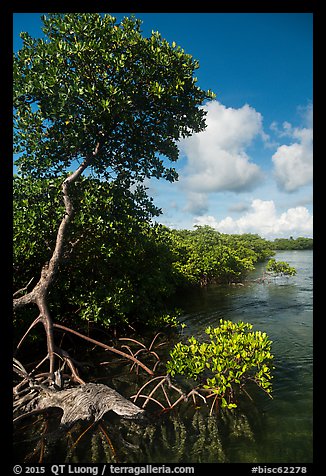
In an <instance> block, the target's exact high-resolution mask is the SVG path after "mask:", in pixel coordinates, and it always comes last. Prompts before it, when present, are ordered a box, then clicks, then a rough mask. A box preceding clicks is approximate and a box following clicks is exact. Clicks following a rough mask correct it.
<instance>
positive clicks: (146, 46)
mask: <svg viewBox="0 0 326 476" xmlns="http://www.w3.org/2000/svg"><path fill="white" fill-rule="evenodd" d="M42 20H43V24H44V27H43V28H42V30H43V33H44V35H45V39H33V38H31V36H30V35H29V34H28V33H21V38H22V40H23V47H22V48H21V50H20V51H19V52H18V53H17V54H15V55H14V63H13V75H14V132H15V133H14V143H15V152H16V153H20V154H21V155H20V156H19V158H18V159H17V161H16V163H17V165H18V166H19V169H20V171H21V172H22V173H24V174H30V175H31V176H33V177H50V176H59V175H61V174H62V173H63V172H64V171H67V170H69V168H70V167H74V165H75V163H76V162H75V161H76V160H77V161H78V160H83V159H84V158H88V161H89V167H90V169H91V171H92V172H94V173H95V174H97V175H99V176H103V177H105V178H107V179H111V178H112V177H114V178H118V179H122V178H123V179H124V184H123V185H126V177H127V178H128V179H129V180H130V181H136V180H144V179H145V178H149V177H151V176H154V177H156V178H161V177H163V178H165V179H167V180H169V181H173V180H175V178H176V177H177V174H176V172H175V170H174V169H173V168H168V167H165V163H164V162H163V159H162V158H160V155H161V156H162V155H163V156H165V157H166V158H168V159H169V160H170V161H172V162H173V161H176V160H177V158H178V148H177V145H176V142H177V141H178V139H179V138H180V137H186V136H189V135H191V134H192V133H193V132H200V131H202V130H203V129H204V128H205V120H204V118H205V114H206V113H205V111H204V110H203V109H202V108H198V105H201V104H202V103H203V102H204V100H206V99H211V98H213V97H214V94H213V93H211V92H210V91H207V92H205V91H203V90H201V89H200V88H199V87H197V86H196V78H195V77H194V76H193V74H194V71H195V70H196V69H197V68H198V67H199V64H198V61H196V60H195V59H193V58H192V56H191V55H189V54H186V53H185V52H184V50H182V49H181V48H180V47H179V46H176V45H175V43H173V44H172V45H171V44H169V43H168V42H167V41H166V40H165V39H163V38H162V37H161V35H160V34H159V33H158V32H152V34H151V36H150V37H149V38H145V37H143V36H142V33H141V29H140V27H141V21H140V20H138V19H136V18H135V17H130V18H127V17H126V18H124V19H123V21H122V22H121V23H120V24H116V19H115V18H114V17H112V16H110V15H108V14H105V15H103V16H102V15H101V14H98V13H67V14H49V15H47V16H45V15H43V16H42ZM97 143H99V145H100V147H99V150H98V153H97V154H96V156H95V155H94V154H93V155H92V152H93V151H94V148H95V146H96V144H97Z"/></svg>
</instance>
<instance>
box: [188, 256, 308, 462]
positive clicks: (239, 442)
mask: <svg viewBox="0 0 326 476" xmlns="http://www.w3.org/2000/svg"><path fill="white" fill-rule="evenodd" d="M275 259H276V260H278V261H287V262H288V263H289V264H290V265H291V266H294V267H295V268H296V269H297V275H296V276H294V277H291V278H284V277H283V278H277V279H275V280H274V281H273V280H272V281H271V282H269V283H268V284H262V283H259V282H250V281H248V283H247V284H246V285H245V286H240V287H238V286H231V287H224V288H220V287H216V286H210V287H208V288H207V289H200V290H198V291H197V292H196V293H192V296H187V297H186V296H184V299H181V300H180V305H182V306H183V308H184V309H185V310H186V311H187V312H186V313H185V315H184V316H183V321H184V322H185V323H186V324H187V328H186V329H187V332H188V333H189V334H195V335H198V336H200V335H202V334H203V329H204V328H205V327H206V326H208V325H212V326H214V325H218V321H219V319H221V318H223V319H230V320H232V321H234V322H236V321H239V320H242V321H245V322H250V323H251V324H253V326H254V330H262V331H264V332H266V333H267V335H268V336H269V338H270V339H271V340H272V341H273V346H272V353H273V355H274V365H275V367H276V368H275V370H274V373H273V375H274V379H273V400H270V399H269V398H265V396H264V397H263V398H260V396H258V395H257V397H258V400H257V401H256V405H257V415H256V417H257V418H258V419H259V426H257V428H255V429H254V432H253V439H252V440H251V441H250V444H249V443H248V441H247V440H246V439H245V438H238V439H236V441H234V442H232V441H231V442H230V443H229V447H228V454H229V455H230V458H231V460H232V462H243V461H247V462H249V461H248V460H247V458H246V451H247V450H249V454H250V458H254V462H255V461H257V462H258V461H259V462H283V463H299V462H301V463H303V462H311V461H312V386H313V379H312V365H313V362H312V360H313V337H312V333H313V314H312V311H313V300H312V297H313V296H312V287H313V269H312V251H301V250H300V251H280V252H277V254H276V256H275ZM263 267H264V266H263V265H259V266H258V267H257V269H256V270H255V272H254V273H252V274H251V275H250V277H249V278H250V279H254V278H256V277H258V276H259V275H261V273H262V269H263ZM248 418H249V421H250V416H248ZM253 424H254V422H253ZM250 462H252V461H250Z"/></svg>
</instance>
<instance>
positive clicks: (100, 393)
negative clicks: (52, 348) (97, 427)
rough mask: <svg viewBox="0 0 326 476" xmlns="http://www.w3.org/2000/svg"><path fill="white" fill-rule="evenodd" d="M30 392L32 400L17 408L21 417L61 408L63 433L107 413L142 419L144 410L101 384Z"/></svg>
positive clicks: (41, 388)
mask: <svg viewBox="0 0 326 476" xmlns="http://www.w3.org/2000/svg"><path fill="white" fill-rule="evenodd" d="M31 390H32V393H34V395H31V400H29V401H27V402H26V403H25V404H23V405H22V406H20V412H23V413H22V414H21V416H26V415H30V414H32V413H36V412H42V411H44V410H49V409H51V408H61V409H62V410H63V415H62V417H61V421H60V426H61V427H64V428H65V429H69V428H71V427H72V426H73V425H74V424H75V423H77V422H78V421H91V420H94V422H97V421H99V420H100V419H101V418H102V417H103V415H104V414H105V413H107V412H109V411H110V410H112V411H113V412H115V413H117V414H118V415H120V416H123V417H124V418H136V419H138V418H142V417H144V410H143V409H141V408H139V407H137V406H136V405H135V404H133V403H132V402H130V401H129V400H127V399H126V398H125V397H123V396H122V395H120V394H119V393H118V392H117V391H115V390H113V389H112V388H110V387H108V386H107V385H103V384H96V383H86V384H83V385H80V386H78V387H74V388H69V389H67V390H59V391H57V390H54V389H51V388H46V387H45V386H44V385H42V386H35V387H32V388H31ZM35 391H36V392H35ZM25 398H26V396H25ZM21 416H20V417H18V418H16V419H19V418H21Z"/></svg>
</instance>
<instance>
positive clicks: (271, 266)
mask: <svg viewBox="0 0 326 476" xmlns="http://www.w3.org/2000/svg"><path fill="white" fill-rule="evenodd" d="M266 271H267V272H269V273H274V274H280V275H285V276H295V275H296V274H297V270H296V269H295V268H294V267H293V266H290V265H289V263H287V262H286V261H276V260H275V259H274V258H272V259H270V260H269V261H268V263H267V265H266Z"/></svg>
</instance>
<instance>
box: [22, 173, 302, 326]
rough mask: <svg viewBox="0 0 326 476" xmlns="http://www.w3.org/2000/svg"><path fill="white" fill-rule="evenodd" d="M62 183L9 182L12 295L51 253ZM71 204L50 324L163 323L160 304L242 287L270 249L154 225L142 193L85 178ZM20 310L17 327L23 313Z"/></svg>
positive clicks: (254, 239) (251, 237)
mask: <svg viewBox="0 0 326 476" xmlns="http://www.w3.org/2000/svg"><path fill="white" fill-rule="evenodd" d="M61 181H62V178H60V179H51V180H45V179H43V180H37V179H23V178H19V177H15V178H14V182H13V195H14V274H13V276H14V290H18V289H21V288H24V287H25V286H26V285H27V283H29V286H30V287H32V286H33V285H34V284H35V282H37V280H38V278H39V273H40V270H41V267H42V266H43V264H44V263H45V262H47V261H48V260H49V259H50V257H51V254H52V251H53V249H54V245H55V240H56V234H57V229H58V225H59V223H60V220H61V218H62V214H63V206H62V203H61V192H60V183H61ZM73 203H74V208H75V211H76V214H75V218H74V220H73V222H72V223H71V225H70V235H69V240H68V241H67V243H66V244H65V250H64V259H63V262H62V264H61V266H60V269H59V273H58V276H57V279H56V282H55V283H54V285H53V286H52V288H51V293H50V295H49V299H50V305H51V310H52V313H53V315H54V316H55V318H56V320H57V321H59V320H63V321H68V322H69V321H70V320H72V319H73V320H74V321H76V320H77V321H79V322H80V323H82V322H85V321H88V322H98V323H100V324H103V325H106V326H110V325H112V324H116V325H121V324H132V325H134V323H136V322H141V323H145V324H153V323H158V322H160V319H162V316H163V320H164V319H166V320H168V319H169V310H168V309H167V307H166V302H167V298H168V297H171V296H173V294H174V293H176V292H177V291H178V289H180V288H184V287H189V286H200V285H206V284H209V283H231V282H240V281H242V280H243V279H244V278H245V276H246V275H247V274H248V272H249V271H251V270H253V269H254V265H255V263H257V262H258V261H264V260H266V259H267V258H269V257H271V256H273V255H274V253H275V252H274V247H273V246H272V243H271V242H269V241H268V240H265V239H263V238H261V237H260V236H258V235H255V234H244V235H227V234H222V233H219V232H218V231H216V230H215V229H213V228H211V227H209V226H201V227H197V228H196V229H195V230H192V231H190V230H171V229H169V228H167V227H164V226H162V225H158V224H153V222H152V218H153V217H154V216H155V215H157V214H158V210H157V209H156V208H155V207H154V206H153V204H152V202H151V200H150V199H149V198H148V197H147V195H146V193H145V189H143V188H141V187H138V188H137V189H135V190H133V191H132V192H131V191H130V190H129V189H127V188H125V189H122V188H121V187H118V186H115V184H114V182H112V183H110V184H108V183H107V182H102V181H100V180H97V179H93V178H84V179H82V181H81V182H80V183H79V185H78V187H77V186H76V187H75V190H74V192H73ZM291 241H292V240H291ZM293 241H294V240H293ZM26 291H28V288H27V289H26ZM21 312H23V313H24V315H20V314H19V313H17V315H16V316H15V325H16V326H18V327H20V324H22V326H23V322H24V319H25V318H26V313H27V312H29V310H28V309H27V310H26V309H24V310H23V311H21ZM31 312H32V311H31ZM33 312H34V311H33ZM33 317H34V316H31V319H32V318H33ZM35 317H36V316H35ZM35 317H34V318H35ZM24 325H26V324H24Z"/></svg>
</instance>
